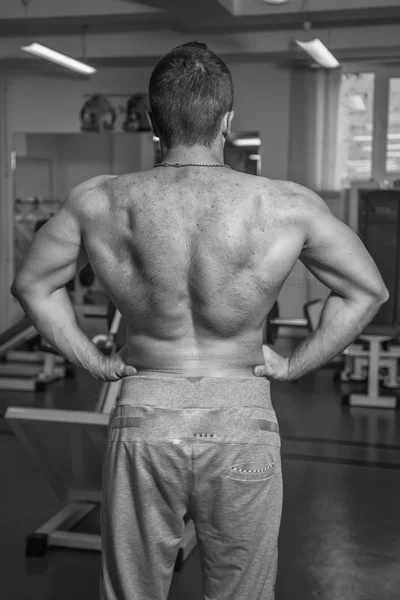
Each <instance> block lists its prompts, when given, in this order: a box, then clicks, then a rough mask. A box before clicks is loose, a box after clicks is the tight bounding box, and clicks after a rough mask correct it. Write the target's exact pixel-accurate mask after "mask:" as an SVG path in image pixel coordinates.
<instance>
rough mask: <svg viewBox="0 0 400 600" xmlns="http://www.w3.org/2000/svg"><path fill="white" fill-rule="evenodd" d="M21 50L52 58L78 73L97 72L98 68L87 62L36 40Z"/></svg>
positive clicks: (53, 60)
mask: <svg viewBox="0 0 400 600" xmlns="http://www.w3.org/2000/svg"><path fill="white" fill-rule="evenodd" d="M21 50H24V51H25V52H29V54H35V55H36V56H40V57H41V58H45V59H46V60H50V61H51V62H54V63H57V64H59V65H62V66H63V67H67V69H72V70H73V71H77V72H78V73H83V74H84V75H93V73H96V69H94V68H93V67H90V66H89V65H85V63H82V62H80V61H79V60H75V59H74V58H71V57H69V56H66V55H65V54H61V53H60V52H56V51H55V50H52V49H51V48H47V46H42V44H37V43H36V42H34V43H33V44H31V45H30V46H22V47H21Z"/></svg>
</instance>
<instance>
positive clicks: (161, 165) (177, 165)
mask: <svg viewBox="0 0 400 600" xmlns="http://www.w3.org/2000/svg"><path fill="white" fill-rule="evenodd" d="M156 167H226V168H227V169H230V168H231V167H230V166H229V165H225V164H223V165H221V164H206V163H167V162H163V163H158V164H157V165H154V167H153V168H154V169H155V168H156Z"/></svg>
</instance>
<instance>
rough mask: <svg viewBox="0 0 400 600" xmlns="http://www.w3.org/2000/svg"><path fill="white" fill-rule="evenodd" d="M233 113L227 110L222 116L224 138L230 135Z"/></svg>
mask: <svg viewBox="0 0 400 600" xmlns="http://www.w3.org/2000/svg"><path fill="white" fill-rule="evenodd" d="M234 114H235V113H234V112H233V111H230V112H227V113H226V115H225V116H224V118H223V121H222V135H223V136H224V138H225V139H226V138H230V137H231V131H232V120H233V117H234Z"/></svg>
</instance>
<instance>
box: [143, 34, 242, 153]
mask: <svg viewBox="0 0 400 600" xmlns="http://www.w3.org/2000/svg"><path fill="white" fill-rule="evenodd" d="M149 99H150V107H151V114H150V118H151V120H152V124H153V129H154V130H155V131H154V132H155V133H156V135H159V136H160V138H161V140H162V143H163V145H164V146H165V147H166V148H168V149H170V148H172V147H176V146H189V147H190V146H197V145H199V146H207V147H211V146H212V145H213V144H214V143H215V141H216V140H217V139H218V137H219V136H221V135H222V136H224V137H226V136H227V135H229V133H230V124H231V121H232V118H233V113H232V112H231V111H232V106H233V83H232V77H231V74H230V71H229V69H228V67H227V66H226V64H225V63H224V61H223V60H222V59H221V58H219V57H218V56H217V55H216V54H214V52H211V50H209V48H208V47H207V46H206V45H205V44H200V43H198V42H190V43H188V44H183V45H182V46H178V47H177V48H174V49H173V50H171V52H169V53H168V54H166V55H165V56H164V58H162V59H161V60H160V61H159V62H158V64H157V65H156V67H155V69H154V71H153V73H152V75H151V78H150V86H149Z"/></svg>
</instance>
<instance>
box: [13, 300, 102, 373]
mask: <svg viewBox="0 0 400 600" xmlns="http://www.w3.org/2000/svg"><path fill="white" fill-rule="evenodd" d="M13 294H14V296H15V297H16V298H17V300H18V301H19V303H20V304H21V306H22V308H23V309H24V311H25V313H26V314H27V316H28V317H29V318H30V319H31V321H32V323H33V324H34V326H35V327H36V329H37V330H38V332H39V333H40V335H41V336H42V337H43V338H44V339H45V340H46V341H47V342H48V343H49V344H50V345H51V346H52V347H53V348H55V349H56V350H57V352H59V353H60V354H61V355H62V356H64V357H65V358H66V359H67V360H68V361H69V362H71V363H72V364H73V365H76V366H79V367H83V368H84V369H86V370H87V371H89V372H90V373H91V374H92V375H93V376H94V377H97V378H100V374H101V371H102V368H103V362H104V356H103V355H102V354H101V352H100V351H99V350H98V349H97V347H96V346H95V345H94V344H93V342H92V341H91V340H90V339H89V338H88V337H87V336H86V335H85V334H84V332H83V331H82V330H81V329H80V327H79V325H78V322H77V320H76V316H75V312H74V309H73V307H72V304H71V301H70V299H69V296H68V293H67V291H66V289H65V288H61V289H58V290H56V291H55V292H53V293H52V294H50V295H44V294H43V293H42V292H40V291H38V290H34V289H30V290H29V289H27V290H21V291H16V290H13Z"/></svg>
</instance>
